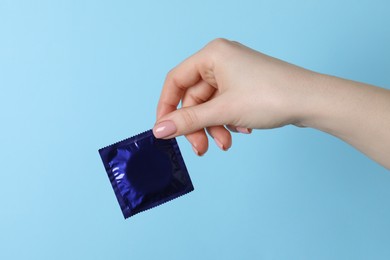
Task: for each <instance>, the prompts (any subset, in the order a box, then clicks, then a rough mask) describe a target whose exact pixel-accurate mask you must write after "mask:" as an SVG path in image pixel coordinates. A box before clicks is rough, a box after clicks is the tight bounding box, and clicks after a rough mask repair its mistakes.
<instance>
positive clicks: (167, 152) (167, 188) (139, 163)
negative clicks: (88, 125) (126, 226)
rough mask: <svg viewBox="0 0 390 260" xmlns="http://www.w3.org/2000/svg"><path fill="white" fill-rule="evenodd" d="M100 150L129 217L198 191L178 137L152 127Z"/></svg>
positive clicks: (119, 199) (115, 189) (123, 211)
mask: <svg viewBox="0 0 390 260" xmlns="http://www.w3.org/2000/svg"><path fill="white" fill-rule="evenodd" d="M99 153H100V156H101V158H102V161H103V164H104V167H105V168H106V171H107V174H108V178H109V179H110V182H111V185H112V188H113V189H114V192H115V195H116V198H117V200H118V202H119V205H120V207H121V209H122V213H123V216H124V217H125V218H128V217H131V216H133V215H135V214H137V213H139V212H141V211H144V210H148V209H150V208H153V207H156V206H158V205H161V204H163V203H165V202H167V201H169V200H173V199H175V198H177V197H179V196H182V195H184V194H186V193H189V192H191V191H193V190H194V187H193V186H192V182H191V179H190V176H189V175H188V171H187V168H186V166H185V164H184V161H183V157H182V156H181V153H180V150H179V146H178V144H177V142H176V139H175V138H172V139H168V140H164V139H156V138H155V137H154V135H153V132H152V130H149V131H146V132H144V133H141V134H139V135H136V136H133V137H131V138H128V139H126V140H123V141H120V142H118V143H115V144H112V145H110V146H107V147H105V148H102V149H100V150H99Z"/></svg>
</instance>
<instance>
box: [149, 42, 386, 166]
mask: <svg viewBox="0 0 390 260" xmlns="http://www.w3.org/2000/svg"><path fill="white" fill-rule="evenodd" d="M180 101H182V108H180V109H177V106H178V104H179V102H180ZM389 115H390V90H387V89H383V88H379V87H375V86H372V85H368V84H364V83H359V82H354V81H350V80H345V79H341V78H336V77H332V76H328V75H323V74H319V73H316V72H313V71H309V70H306V69H303V68H300V67H297V66H295V65H292V64H289V63H286V62H283V61H281V60H278V59H275V58H272V57H269V56H267V55H264V54H262V53H259V52H257V51H254V50H252V49H249V48H247V47H245V46H243V45H241V44H239V43H237V42H231V41H228V40H224V39H216V40H214V41H212V42H210V43H209V44H207V45H206V46H205V47H204V48H203V49H202V50H200V51H199V52H198V53H196V54H194V55H193V56H191V57H190V58H188V59H187V60H185V61H184V62H182V63H181V64H179V65H178V66H177V67H176V68H174V69H173V70H172V71H171V72H169V74H168V76H167V78H166V80H165V83H164V86H163V90H162V93H161V97H160V101H159V103H158V108H157V122H156V125H155V126H154V128H153V133H154V135H155V136H156V137H157V138H172V137H176V136H178V135H186V137H187V139H188V140H189V141H190V143H191V144H192V146H193V149H194V151H195V153H196V154H198V155H202V154H204V153H205V152H206V151H207V148H208V139H207V136H206V132H205V130H206V131H207V132H208V133H209V135H210V136H212V137H213V138H214V140H215V142H216V144H217V145H218V146H219V147H220V148H221V149H222V150H227V149H229V148H230V146H231V144H232V140H231V134H230V132H229V131H228V129H229V130H231V131H238V132H243V133H250V132H251V129H252V128H257V129H265V128H275V127H281V126H284V125H287V124H294V125H297V126H304V127H312V128H315V129H319V130H321V131H324V132H327V133H329V134H332V135H334V136H336V137H339V138H340V139H342V140H344V141H346V142H348V143H349V144H351V145H352V146H354V147H356V148H357V149H359V150H360V151H362V152H363V153H365V154H367V155H368V156H370V157H371V158H373V159H374V160H376V161H377V162H379V163H381V164H382V165H384V166H385V167H387V168H389V169H390V159H389V158H390V116H389ZM225 126H227V128H228V129H226V128H225Z"/></svg>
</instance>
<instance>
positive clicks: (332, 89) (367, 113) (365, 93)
mask: <svg viewBox="0 0 390 260" xmlns="http://www.w3.org/2000/svg"><path fill="white" fill-rule="evenodd" d="M316 75H317V76H316V77H315V79H314V80H315V81H316V82H315V83H313V84H315V85H314V86H313V88H315V91H313V93H316V94H314V95H311V97H309V98H308V99H307V103H308V104H307V107H309V108H310V109H309V110H308V111H306V112H304V117H303V119H302V122H301V124H302V125H304V126H307V127H312V128H316V129H318V130H321V131H324V132H327V133H329V134H332V135H334V136H336V137H338V138H340V139H342V140H344V141H346V142H347V143H349V144H351V145H352V146H354V147H356V148H357V149H358V150H360V151H362V152H363V153H364V154H366V155H368V156H369V157H371V158H372V159H374V160H375V161H377V162H379V163H380V164H382V165H383V166H385V167H386V168H388V169H390V90H387V89H383V88H379V87H375V86H371V85H367V84H363V83H358V82H353V81H349V80H344V79H340V78H336V77H332V76H327V75H321V74H316Z"/></svg>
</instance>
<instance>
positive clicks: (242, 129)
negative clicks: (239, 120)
mask: <svg viewBox="0 0 390 260" xmlns="http://www.w3.org/2000/svg"><path fill="white" fill-rule="evenodd" d="M236 129H237V131H238V132H240V133H242V134H250V133H252V129H250V128H245V127H239V126H237V127H236Z"/></svg>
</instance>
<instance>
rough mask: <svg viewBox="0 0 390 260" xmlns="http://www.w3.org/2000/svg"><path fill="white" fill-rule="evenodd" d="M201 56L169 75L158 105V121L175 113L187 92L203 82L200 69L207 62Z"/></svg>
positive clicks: (188, 60)
mask: <svg viewBox="0 0 390 260" xmlns="http://www.w3.org/2000/svg"><path fill="white" fill-rule="evenodd" d="M201 56H202V55H201V54H200V52H198V53H195V54H194V55H193V56H191V57H189V58H188V59H186V60H185V61H183V62H182V63H181V64H179V65H178V66H177V67H175V68H174V69H172V70H171V71H170V72H169V73H168V75H167V77H166V79H165V82H164V85H163V89H162V91H161V95H160V100H159V102H158V105H157V119H160V118H161V117H162V116H163V115H166V114H168V113H170V112H172V111H174V110H175V109H176V108H177V105H178V104H179V102H180V100H181V99H182V98H183V96H184V93H185V92H186V90H187V89H189V88H190V87H192V86H194V85H195V84H196V83H198V82H199V81H200V80H201V71H200V68H202V66H203V63H204V62H205V61H204V60H203V59H202V57H201Z"/></svg>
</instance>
